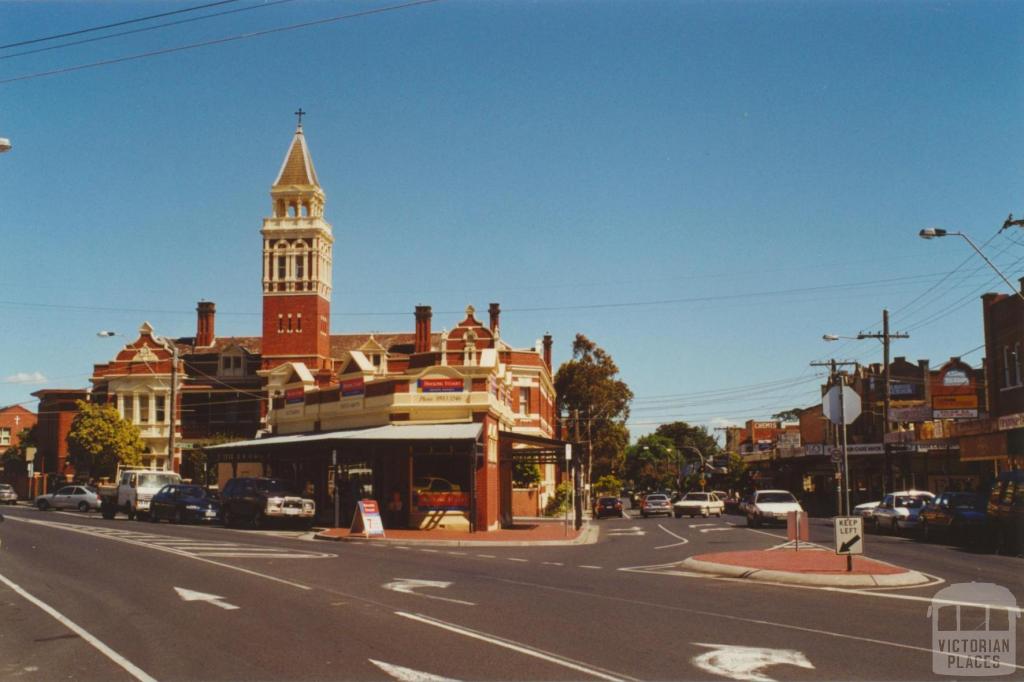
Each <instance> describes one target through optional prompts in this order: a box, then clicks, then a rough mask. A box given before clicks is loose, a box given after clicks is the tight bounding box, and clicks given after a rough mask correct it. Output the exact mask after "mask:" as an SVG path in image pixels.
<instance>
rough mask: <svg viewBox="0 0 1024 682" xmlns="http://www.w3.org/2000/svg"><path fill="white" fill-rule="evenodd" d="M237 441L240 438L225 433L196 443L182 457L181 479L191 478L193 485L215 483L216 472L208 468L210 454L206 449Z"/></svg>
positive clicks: (216, 434)
mask: <svg viewBox="0 0 1024 682" xmlns="http://www.w3.org/2000/svg"><path fill="white" fill-rule="evenodd" d="M239 440H242V438H241V437H240V436H233V435H230V434H227V433H215V434H213V435H212V436H210V437H209V438H207V439H205V440H204V441H203V442H201V443H197V444H196V447H194V448H192V449H191V450H188V451H187V454H183V455H182V462H181V464H182V467H181V475H182V477H183V478H191V479H192V482H193V483H199V484H201V485H211V484H214V483H216V482H217V471H216V469H211V468H210V466H209V462H210V453H208V452H207V451H206V448H208V447H210V446H211V445H221V444H223V443H233V442H235V441H239Z"/></svg>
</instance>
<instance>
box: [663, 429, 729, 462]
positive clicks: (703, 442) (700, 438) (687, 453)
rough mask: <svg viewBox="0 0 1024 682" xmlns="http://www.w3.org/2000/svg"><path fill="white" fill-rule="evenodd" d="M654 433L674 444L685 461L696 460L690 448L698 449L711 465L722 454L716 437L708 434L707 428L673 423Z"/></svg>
mask: <svg viewBox="0 0 1024 682" xmlns="http://www.w3.org/2000/svg"><path fill="white" fill-rule="evenodd" d="M654 433H656V434H658V435H659V436H664V437H665V438H668V439H669V440H671V441H672V444H673V445H674V446H675V447H676V449H677V450H678V451H679V453H680V455H681V456H682V457H683V458H685V459H696V455H695V454H694V453H693V451H692V450H690V448H697V449H698V450H700V453H701V454H702V455H703V456H704V459H705V460H706V461H708V462H709V463H710V462H711V460H713V459H714V458H715V457H716V456H718V455H719V454H721V451H722V449H721V448H720V447H719V446H718V441H716V440H715V437H714V436H712V435H711V434H710V433H708V427H706V426H692V425H690V424H687V423H686V422H672V423H670V424H662V425H661V426H659V427H658V428H657V429H655V431H654Z"/></svg>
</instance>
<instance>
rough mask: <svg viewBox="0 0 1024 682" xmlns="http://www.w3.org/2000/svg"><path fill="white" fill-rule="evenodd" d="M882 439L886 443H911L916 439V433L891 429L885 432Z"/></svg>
mask: <svg viewBox="0 0 1024 682" xmlns="http://www.w3.org/2000/svg"><path fill="white" fill-rule="evenodd" d="M883 440H884V441H885V442H886V443H913V442H914V441H915V440H917V434H916V433H914V432H913V431H892V432H890V433H887V434H885V438H883Z"/></svg>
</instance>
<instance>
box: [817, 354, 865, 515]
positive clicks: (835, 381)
mask: <svg viewBox="0 0 1024 682" xmlns="http://www.w3.org/2000/svg"><path fill="white" fill-rule="evenodd" d="M858 364H859V363H856V362H852V361H844V362H838V361H836V359H835V358H833V359H831V360H829V361H828V362H812V363H811V367H828V368H829V386H839V387H840V390H842V387H844V386H846V379H845V373H843V374H840V373H839V369H838V368H839V367H845V366H849V365H853V366H854V367H856V366H857V365H858ZM845 402H846V401H845V400H844V399H843V396H842V393H840V394H839V424H841V425H842V428H843V444H842V448H843V449H842V465H841V466H837V468H840V469H842V471H841V472H840V476H841V477H842V484H843V485H842V490H845V491H846V496H845V497H846V514H847V515H849V514H850V461H849V457H848V456H847V452H846V414H845ZM838 428H839V426H838V425H837V426H836V429H838ZM839 492H840V490H839V489H838V488H837V490H836V503H837V506H838V507H839V509H837V511H838V512H839V515H842V514H843V509H842V504H841V501H842V500H841V498H840V497H839Z"/></svg>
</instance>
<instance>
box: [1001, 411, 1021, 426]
mask: <svg viewBox="0 0 1024 682" xmlns="http://www.w3.org/2000/svg"><path fill="white" fill-rule="evenodd" d="M1020 428H1024V412H1017V413H1016V414H1007V415H1003V416H1002V417H1000V418H999V430H1000V431H1009V430H1011V429H1020Z"/></svg>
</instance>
